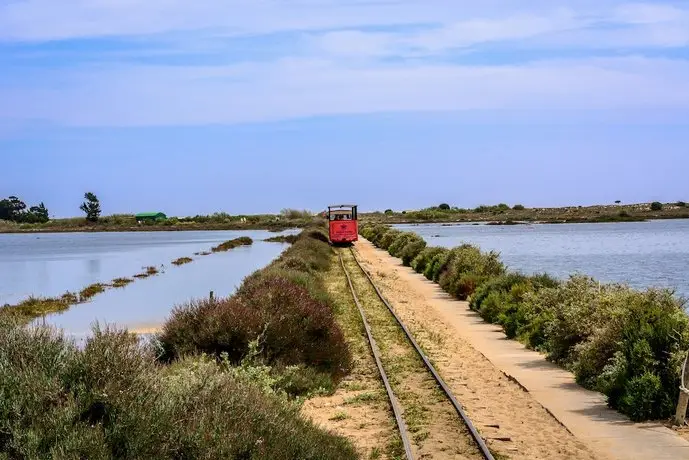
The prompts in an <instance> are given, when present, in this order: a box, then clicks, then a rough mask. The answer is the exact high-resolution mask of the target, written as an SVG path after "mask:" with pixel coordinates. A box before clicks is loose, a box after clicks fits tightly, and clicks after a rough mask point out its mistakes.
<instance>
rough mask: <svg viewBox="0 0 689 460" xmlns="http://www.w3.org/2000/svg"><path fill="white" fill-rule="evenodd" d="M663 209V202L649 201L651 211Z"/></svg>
mask: <svg viewBox="0 0 689 460" xmlns="http://www.w3.org/2000/svg"><path fill="white" fill-rule="evenodd" d="M662 210H663V203H661V202H659V201H654V202H653V203H651V211H662Z"/></svg>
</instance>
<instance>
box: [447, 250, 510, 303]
mask: <svg viewBox="0 0 689 460" xmlns="http://www.w3.org/2000/svg"><path fill="white" fill-rule="evenodd" d="M504 271H505V267H504V265H503V264H502V262H500V257H499V255H498V253H496V252H492V251H491V252H488V253H483V252H481V250H480V249H479V248H477V247H475V246H471V245H466V244H465V245H462V246H460V247H458V248H455V249H453V250H451V251H450V252H449V255H448V257H447V258H446V259H445V261H444V264H443V265H441V267H440V272H439V275H438V283H439V284H440V286H441V287H442V288H443V289H444V290H445V291H446V292H448V293H449V294H451V295H453V296H455V297H457V298H458V299H460V300H466V299H467V298H468V297H469V296H471V295H472V294H473V293H474V291H475V290H476V288H477V287H478V286H479V285H481V284H482V283H483V282H485V281H487V280H488V279H490V278H491V277H494V276H499V275H501V274H503V273H504Z"/></svg>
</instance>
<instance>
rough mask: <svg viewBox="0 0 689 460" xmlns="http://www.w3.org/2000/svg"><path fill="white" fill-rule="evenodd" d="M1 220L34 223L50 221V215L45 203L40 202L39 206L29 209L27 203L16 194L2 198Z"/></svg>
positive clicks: (0, 206) (0, 201) (0, 207)
mask: <svg viewBox="0 0 689 460" xmlns="http://www.w3.org/2000/svg"><path fill="white" fill-rule="evenodd" d="M0 220H6V221H9V222H17V223H27V224H34V223H45V222H48V221H49V220H50V216H49V215H48V209H47V208H46V207H45V204H43V203H40V204H39V205H38V206H31V207H30V208H29V210H28V211H27V210H26V203H24V202H23V201H22V200H20V199H19V198H17V197H16V196H10V197H8V198H6V199H4V200H0Z"/></svg>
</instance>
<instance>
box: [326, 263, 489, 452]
mask: <svg viewBox="0 0 689 460" xmlns="http://www.w3.org/2000/svg"><path fill="white" fill-rule="evenodd" d="M343 253H344V254H347V253H349V255H351V259H350V258H348V259H349V260H353V261H354V262H355V264H356V265H355V267H357V269H358V272H359V273H360V274H361V275H363V276H364V277H365V279H366V280H367V283H368V284H369V285H370V286H371V287H372V288H373V290H374V291H375V293H376V295H377V298H378V300H379V301H380V302H381V303H382V304H384V305H385V307H386V308H387V310H388V312H389V313H390V317H391V318H390V319H391V322H392V318H394V323H395V324H396V325H397V327H398V328H399V329H400V330H401V331H402V332H403V333H404V335H405V336H406V339H407V341H408V345H411V347H413V349H414V351H415V353H416V354H417V355H418V357H419V358H420V359H421V361H422V362H423V365H424V368H425V372H426V373H429V374H431V375H432V377H433V380H435V382H436V383H437V386H438V389H440V390H441V391H442V393H443V395H444V397H445V400H446V401H447V402H448V403H450V404H451V405H452V406H453V409H454V413H456V415H457V417H458V418H459V419H460V420H461V424H462V425H463V427H465V428H466V435H465V436H464V437H466V438H469V439H470V442H471V443H472V444H473V445H474V446H475V452H472V453H470V454H468V455H467V456H466V458H483V459H486V460H494V457H493V455H492V454H491V452H490V450H489V449H488V446H486V443H485V442H484V440H483V438H482V437H481V435H480V434H479V433H478V431H477V430H476V428H475V427H474V425H473V423H472V422H471V420H470V419H469V417H468V416H467V415H466V413H465V412H464V409H463V407H462V405H461V404H460V403H459V401H457V399H456V398H455V396H454V395H453V394H452V391H451V390H450V388H449V387H448V386H447V384H446V383H445V381H444V380H443V379H442V377H441V376H440V375H439V374H438V372H437V371H436V370H435V368H434V367H433V365H432V364H431V362H430V360H429V359H428V357H427V356H426V355H425V353H424V352H423V350H421V347H419V345H418V343H417V342H416V340H415V339H414V337H413V336H412V334H411V332H409V329H408V328H407V327H406V326H405V325H404V323H403V322H402V320H401V319H400V318H399V316H398V315H397V313H395V310H394V309H393V308H392V306H391V305H390V303H389V302H388V301H387V300H386V299H385V297H384V296H383V294H382V293H381V292H380V290H379V289H378V287H377V286H376V285H375V283H374V282H373V279H372V278H371V276H370V275H369V274H368V273H367V272H366V270H365V269H364V268H363V267H362V266H361V263H360V262H359V260H358V259H357V258H356V255H355V254H354V251H353V250H352V249H349V251H346V250H345V249H340V250H338V257H339V259H340V264H341V265H342V270H343V271H344V274H345V276H346V277H347V282H348V284H349V289H350V291H351V294H352V298H353V299H354V303H355V304H356V306H357V308H358V310H359V314H360V316H361V320H362V322H363V324H364V328H365V330H366V335H367V338H368V342H369V346H370V348H371V351H372V353H373V357H374V360H375V362H376V366H377V367H378V371H379V373H380V376H381V379H382V380H383V384H384V386H385V390H386V392H387V394H388V398H389V400H390V405H391V407H392V411H393V413H394V415H395V420H396V422H397V427H398V429H399V432H400V437H401V439H402V443H403V445H404V451H405V454H406V458H407V459H409V460H413V459H414V458H415V456H414V450H415V449H414V446H413V443H412V440H411V439H410V436H409V430H408V427H407V424H406V423H405V419H404V408H403V407H402V405H401V404H400V400H399V399H398V397H397V396H396V395H395V392H394V391H393V385H392V384H391V379H390V378H389V377H388V374H387V372H386V370H385V367H384V365H383V358H382V356H381V352H380V348H379V347H378V344H377V342H376V340H375V337H374V335H375V334H374V331H373V329H372V327H371V324H370V322H369V320H368V319H367V314H366V311H367V306H366V305H364V304H362V302H361V301H360V299H359V296H358V295H357V290H356V289H355V283H354V282H353V281H352V274H351V273H350V271H349V270H348V269H347V264H345V261H344V258H343V257H342V254H343ZM350 265H352V264H350ZM368 307H369V308H370V305H369V306H368ZM420 372H423V371H420ZM460 441H461V442H464V443H466V442H467V441H466V439H463V440H459V439H458V440H457V442H460Z"/></svg>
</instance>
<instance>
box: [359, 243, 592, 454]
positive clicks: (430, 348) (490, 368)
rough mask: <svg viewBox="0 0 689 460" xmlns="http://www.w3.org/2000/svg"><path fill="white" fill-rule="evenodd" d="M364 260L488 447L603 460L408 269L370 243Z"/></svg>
mask: <svg viewBox="0 0 689 460" xmlns="http://www.w3.org/2000/svg"><path fill="white" fill-rule="evenodd" d="M356 251H357V254H358V257H359V260H360V261H361V262H362V264H363V265H364V268H366V269H367V271H368V272H369V273H370V274H371V275H372V276H373V278H374V281H375V282H376V284H378V286H379V287H380V288H381V289H382V291H383V294H384V295H385V296H386V297H387V299H388V300H389V301H390V303H391V304H392V305H393V307H394V308H395V310H396V311H397V313H398V314H399V315H400V317H401V318H402V320H403V321H404V322H405V323H406V324H407V326H408V327H409V329H410V330H411V331H412V333H413V334H414V335H415V337H416V339H417V341H418V342H419V344H420V345H421V347H422V348H423V349H424V351H425V352H426V354H427V355H428V356H429V358H430V359H431V360H432V361H433V362H434V364H435V365H436V368H437V369H438V371H439V372H440V373H441V375H442V376H443V377H444V379H445V380H446V382H447V384H448V385H449V386H450V388H451V389H452V391H453V392H454V393H455V395H456V397H457V398H458V399H459V401H461V402H462V404H463V405H464V406H465V408H466V411H467V413H468V415H469V417H470V418H471V419H472V421H473V422H474V424H475V425H476V427H477V429H478V430H479V431H480V432H481V434H482V435H483V436H484V437H485V438H486V441H487V444H488V446H489V447H490V448H491V450H492V451H493V452H496V453H497V454H498V455H499V456H502V458H510V459H531V460H535V459H544V460H545V459H601V458H605V456H603V455H601V454H597V453H596V454H594V453H593V452H592V451H591V450H590V449H589V448H588V447H587V446H586V445H585V444H584V443H583V442H581V441H580V440H578V439H576V438H575V437H574V436H573V435H572V434H571V433H570V432H569V431H568V430H567V429H566V428H565V427H563V426H562V425H561V424H560V423H559V422H558V421H557V420H556V419H555V418H554V417H553V416H551V415H550V413H549V412H548V411H547V410H545V409H544V408H543V406H541V405H540V404H539V403H538V402H537V401H536V400H535V399H534V398H533V397H532V396H531V395H530V394H529V393H527V392H526V391H524V389H523V388H522V387H521V386H520V385H519V384H518V383H515V382H514V381H513V380H511V379H510V378H508V377H507V376H506V375H505V374H504V373H502V372H501V371H500V370H499V369H497V368H496V367H495V366H494V365H493V364H492V363H491V362H490V361H489V360H488V359H487V358H486V357H484V356H483V355H482V354H481V353H479V352H478V351H477V350H475V349H474V348H473V347H472V346H471V345H469V343H468V342H467V341H465V340H463V339H462V338H461V337H460V336H459V335H458V334H457V331H456V330H455V329H454V328H453V327H452V326H451V325H449V324H448V323H447V322H446V321H445V320H444V318H443V316H442V315H441V314H439V312H438V311H437V310H436V309H435V306H434V302H435V301H437V298H434V297H429V296H427V295H422V294H420V293H419V291H418V290H416V289H414V287H413V286H412V285H411V284H410V283H408V282H407V281H406V280H402V279H401V278H400V276H399V274H398V272H397V270H398V269H404V267H399V266H398V265H396V264H393V263H390V262H389V261H384V260H383V258H382V257H381V255H382V254H383V253H382V252H380V251H378V250H377V249H375V248H374V247H373V246H372V245H370V243H368V242H365V241H364V242H360V243H358V244H357V245H356Z"/></svg>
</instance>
